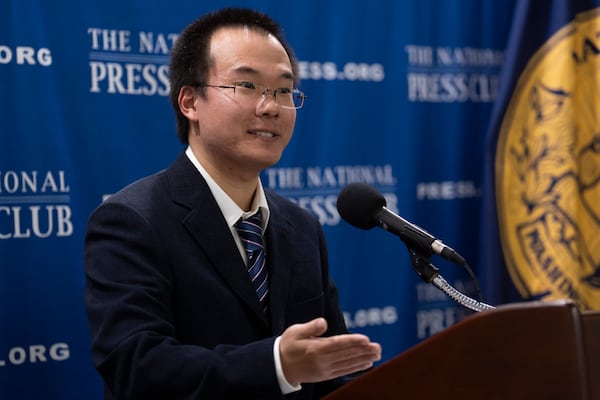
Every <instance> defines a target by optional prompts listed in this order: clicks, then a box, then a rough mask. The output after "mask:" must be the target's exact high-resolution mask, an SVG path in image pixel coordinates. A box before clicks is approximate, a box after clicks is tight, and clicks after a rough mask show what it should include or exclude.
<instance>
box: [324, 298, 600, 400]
mask: <svg viewBox="0 0 600 400" xmlns="http://www.w3.org/2000/svg"><path fill="white" fill-rule="evenodd" d="M387 399H394V400H397V399H461V400H466V399H473V400H492V399H503V400H504V399H510V400H514V399H540V400H541V399H543V400H549V399H556V400H596V399H600V312H585V313H581V312H579V310H578V309H577V307H576V306H575V304H574V303H572V302H570V301H558V302H550V303H548V302H532V303H517V304H511V305H504V306H500V307H498V308H496V309H495V310H488V311H483V312H480V313H477V314H473V315H471V316H469V317H467V318H465V319H464V320H462V321H460V322H459V323H457V324H455V325H453V326H451V327H449V328H447V329H446V330H444V331H442V332H440V333H438V334H436V335H434V336H432V337H430V338H428V339H427V340H425V341H423V342H421V343H419V344H418V345H416V346H414V347H412V348H410V349H409V350H407V351H406V352H404V353H402V354H400V355H398V356H396V357H395V358H393V359H391V360H389V361H386V362H385V363H383V364H381V365H380V366H378V367H376V368H374V369H372V370H371V371H369V372H367V373H365V374H363V375H361V376H360V377H358V378H356V379H355V380H353V381H351V382H350V383H348V384H346V385H345V386H343V387H341V388H340V389H338V390H336V391H335V392H333V393H331V394H329V395H328V396H327V397H325V398H324V399H323V400H387Z"/></svg>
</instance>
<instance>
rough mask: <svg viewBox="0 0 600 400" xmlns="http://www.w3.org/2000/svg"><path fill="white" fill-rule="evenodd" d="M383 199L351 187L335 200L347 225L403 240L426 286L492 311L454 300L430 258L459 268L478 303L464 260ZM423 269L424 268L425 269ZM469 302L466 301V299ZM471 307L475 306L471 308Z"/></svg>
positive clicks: (371, 191) (361, 186)
mask: <svg viewBox="0 0 600 400" xmlns="http://www.w3.org/2000/svg"><path fill="white" fill-rule="evenodd" d="M386 205H387V202H386V200H385V197H383V195H382V194H381V193H379V192H378V191H377V190H376V189H374V188H373V187H371V186H369V185H367V184H364V183H351V184H349V185H347V186H346V187H344V188H343V189H342V191H341V192H340V194H339V196H338V200H337V209H338V212H339V214H340V216H341V217H342V218H343V219H344V220H345V221H346V222H348V223H349V224H350V225H352V226H354V227H357V228H360V229H371V228H373V227H375V226H379V227H380V228H382V229H385V230H386V231H388V232H390V233H393V234H395V235H397V236H399V237H400V239H402V241H403V242H404V243H405V244H406V247H407V248H408V250H409V253H410V255H411V260H412V263H413V269H414V270H415V271H416V272H417V274H418V275H419V276H420V277H421V278H422V279H423V280H425V281H426V282H427V283H432V284H434V286H436V287H437V288H438V289H440V290H442V291H443V292H444V293H446V294H447V295H449V296H450V297H452V298H453V299H454V300H456V301H458V302H459V303H461V304H463V305H466V306H467V307H469V308H471V309H474V310H477V311H481V310H483V309H487V308H493V307H492V306H488V305H487V304H483V303H479V302H477V301H475V300H472V302H473V303H471V302H467V304H465V302H464V298H465V297H466V296H464V295H461V296H457V291H456V290H455V289H454V288H452V287H451V286H449V285H448V283H447V282H446V281H445V280H444V279H443V278H442V277H441V276H439V273H438V271H437V268H436V267H435V266H433V265H432V264H431V263H429V259H430V258H431V256H432V255H433V254H434V253H435V254H439V255H440V256H441V257H443V258H445V259H447V260H449V261H451V262H453V263H455V264H458V265H460V266H462V267H463V268H464V269H465V270H466V271H467V273H468V274H469V276H470V277H471V279H472V280H473V283H474V285H475V288H476V291H477V294H478V297H479V298H480V299H481V289H480V288H479V282H478V281H477V278H476V277H475V275H474V274H473V271H472V270H471V268H470V267H469V265H468V264H467V262H466V261H465V259H464V258H463V257H462V256H461V255H460V254H458V253H457V252H456V251H454V250H453V249H452V248H450V247H448V246H446V245H445V244H444V243H442V241H440V240H438V239H436V238H435V237H434V236H432V235H431V234H430V233H429V232H427V231H425V230H424V229H422V228H420V227H419V226H417V225H415V224H412V223H410V222H408V221H407V220H405V219H404V218H402V217H400V216H399V215H397V214H395V213H394V212H393V211H391V210H389V209H388V208H386ZM424 266H426V267H427V268H424ZM467 299H468V298H467ZM472 304H476V306H473V305H472Z"/></svg>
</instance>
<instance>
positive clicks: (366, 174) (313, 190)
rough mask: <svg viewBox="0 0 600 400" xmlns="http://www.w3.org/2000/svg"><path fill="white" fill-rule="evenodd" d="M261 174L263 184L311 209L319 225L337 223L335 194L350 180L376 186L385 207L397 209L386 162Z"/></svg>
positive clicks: (336, 196)
mask: <svg viewBox="0 0 600 400" xmlns="http://www.w3.org/2000/svg"><path fill="white" fill-rule="evenodd" d="M263 174H264V178H265V179H264V180H263V185H265V187H268V188H269V189H273V190H275V191H277V192H278V193H279V194H281V195H282V196H285V197H287V198H289V199H290V200H292V201H294V202H296V203H297V204H298V205H300V206H301V207H303V208H305V209H307V210H308V211H311V212H312V213H313V214H315V215H316V216H317V217H318V218H319V221H320V222H321V225H328V226H333V225H337V224H338V223H339V222H340V220H341V217H340V215H339V213H338V211H337V205H336V203H337V198H338V194H339V192H340V190H342V188H343V187H344V186H346V185H347V184H349V183H352V182H360V183H366V184H368V185H371V186H373V187H375V188H377V189H378V190H379V191H380V192H381V193H382V194H383V196H384V197H385V199H386V201H387V207H388V208H389V209H390V210H392V211H397V204H398V197H397V196H396V193H395V189H396V181H397V179H396V177H395V176H394V173H393V169H392V166H391V165H389V164H384V165H334V166H315V167H306V168H302V167H293V168H269V169H267V170H265V171H264V172H263Z"/></svg>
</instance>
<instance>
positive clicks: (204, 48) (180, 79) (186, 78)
mask: <svg viewBox="0 0 600 400" xmlns="http://www.w3.org/2000/svg"><path fill="white" fill-rule="evenodd" d="M238 25H239V26H248V27H249V28H254V29H260V30H264V31H266V32H268V33H270V34H271V35H273V36H274V37H275V38H277V40H279V42H280V43H281V45H282V46H283V48H284V49H285V51H286V53H287V55H288V57H289V58H290V63H291V64H292V72H293V74H294V77H295V79H297V76H298V62H297V60H296V57H295V55H294V53H293V51H292V49H291V48H290V47H289V45H288V44H287V42H286V41H285V38H284V36H283V32H282V29H281V27H280V26H279V24H278V23H277V22H275V21H274V20H273V19H272V18H271V17H269V16H268V15H266V14H263V13H260V12H258V11H255V10H252V9H246V8H224V9H221V10H218V11H215V12H212V13H209V14H206V15H204V16H202V17H200V18H199V19H197V20H196V21H194V22H192V23H191V24H190V25H188V26H187V27H186V28H185V29H184V30H183V32H181V34H180V35H179V37H178V38H177V40H176V42H175V45H174V46H173V49H172V50H171V63H170V65H169V81H170V85H171V89H170V94H169V98H170V101H171V106H172V107H173V110H174V111H175V119H176V124H177V136H178V137H179V140H180V141H181V142H182V143H184V144H187V143H188V128H189V121H188V119H187V118H186V117H185V116H184V115H183V114H182V113H181V111H180V110H179V104H178V100H177V99H178V97H179V92H180V90H181V88H182V87H183V86H186V85H194V84H197V83H198V82H205V80H206V78H207V75H208V70H209V68H210V63H211V61H210V60H209V57H210V54H208V52H209V45H210V40H211V38H212V35H213V33H214V32H215V31H217V30H218V29H220V28H223V27H228V26H238Z"/></svg>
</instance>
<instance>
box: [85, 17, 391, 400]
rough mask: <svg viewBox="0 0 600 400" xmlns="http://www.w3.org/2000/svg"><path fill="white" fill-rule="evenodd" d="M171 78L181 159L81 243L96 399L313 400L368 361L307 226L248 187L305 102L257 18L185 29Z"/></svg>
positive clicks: (96, 222)
mask: <svg viewBox="0 0 600 400" xmlns="http://www.w3.org/2000/svg"><path fill="white" fill-rule="evenodd" d="M169 73H170V79H171V102H172V105H173V107H174V110H175V113H176V117H177V128H178V135H179V137H180V139H181V140H182V141H183V142H184V143H185V144H187V145H188V146H187V149H186V151H185V152H184V153H182V154H181V155H180V156H179V157H178V158H177V159H176V160H175V162H174V163H173V164H172V165H171V166H170V167H169V168H168V169H167V170H165V171H162V172H159V173H158V174H156V175H153V176H150V177H147V178H145V179H142V180H140V181H138V182H136V183H134V184H132V185H130V186H129V187H127V188H125V189H123V190H122V191H120V192H119V193H117V194H115V195H113V196H112V197H111V198H110V199H108V200H107V201H105V202H104V203H103V204H102V205H101V206H100V207H98V209H96V210H95V211H94V212H93V214H92V215H91V217H90V220H89V224H88V231H87V234H86V243H85V272H86V289H85V304H86V310H87V313H88V318H89V321H90V327H91V334H92V352H93V359H94V362H95V364H96V367H97V369H98V371H99V372H100V374H101V375H102V377H103V379H104V382H105V386H106V390H105V398H106V399H163V400H177V399H282V398H284V396H285V395H288V396H289V398H294V399H313V398H319V397H320V396H322V395H323V394H325V393H327V392H330V391H331V390H333V389H334V388H335V387H336V386H339V384H340V383H341V378H340V377H343V376H345V375H347V374H351V373H355V372H358V371H361V370H364V369H367V368H369V367H371V366H372V365H373V362H374V361H377V360H379V359H380V357H381V348H380V346H379V345H378V344H377V343H372V342H370V340H369V339H368V338H367V337H365V336H363V335H358V334H348V333H347V331H346V327H345V325H344V321H343V317H342V314H341V312H340V308H339V304H338V298H337V292H336V289H335V286H334V285H333V283H332V282H331V280H330V277H329V271H328V262H327V252H326V247H325V240H324V236H323V232H322V229H321V226H320V225H319V223H318V221H317V220H316V218H314V217H313V216H312V215H311V214H309V213H308V212H307V211H305V210H303V209H301V208H299V207H298V206H296V205H295V204H293V203H292V202H290V201H289V200H286V199H284V198H282V197H280V196H278V195H277V194H275V193H273V192H271V191H268V190H263V187H262V185H261V183H260V179H259V174H260V172H261V171H262V170H263V169H265V168H268V167H270V166H272V165H273V164H275V163H276V162H278V160H279V159H280V157H281V155H282V152H283V150H284V148H285V147H286V145H287V144H288V142H289V140H290V138H291V136H292V131H293V127H294V123H295V118H296V109H297V108H299V107H301V106H302V103H303V101H304V95H303V94H302V93H301V92H299V91H298V90H297V89H294V88H295V83H296V80H297V78H298V76H297V62H296V60H295V58H294V55H293V54H292V51H291V50H290V48H289V47H288V46H287V44H286V43H285V41H284V39H283V37H282V34H281V31H280V28H279V26H278V25H277V24H276V23H275V22H274V21H272V20H271V19H270V18H269V17H268V16H266V15H264V14H261V13H258V12H255V11H252V10H247V9H224V10H220V11H217V12H215V13H211V14H208V15H206V16H204V17H202V18H200V19H199V20H197V21H196V22H194V23H193V24H191V25H190V26H188V27H187V28H186V29H185V30H184V32H183V33H182V34H181V35H180V37H179V39H178V41H177V43H176V44H175V47H174V49H173V51H172V55H171V66H170V71H169ZM251 217H252V218H254V217H260V218H261V220H262V221H258V222H256V221H253V222H252V223H251V224H250V225H247V226H248V227H246V228H244V229H242V230H240V231H238V226H239V225H240V224H242V223H244V222H240V220H248V219H249V218H251ZM255 228H256V229H257V230H256V231H255ZM261 229H264V233H262V232H261ZM247 233H251V234H254V235H255V236H254V238H250V239H248V238H247V237H246V234H247ZM247 243H250V245H252V246H254V247H253V248H252V249H250V250H246V249H245V247H244V246H245V244H247ZM255 266H256V269H255ZM249 270H250V271H252V270H254V271H255V272H257V275H256V276H253V275H252V272H250V273H249ZM254 283H257V285H256V287H255V286H254ZM261 283H262V284H261Z"/></svg>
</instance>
